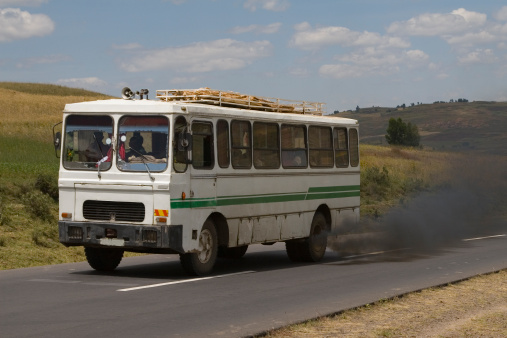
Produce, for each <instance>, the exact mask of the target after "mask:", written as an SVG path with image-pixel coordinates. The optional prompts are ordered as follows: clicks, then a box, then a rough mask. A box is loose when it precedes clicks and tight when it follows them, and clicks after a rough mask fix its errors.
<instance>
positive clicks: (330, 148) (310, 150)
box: [308, 125, 334, 168]
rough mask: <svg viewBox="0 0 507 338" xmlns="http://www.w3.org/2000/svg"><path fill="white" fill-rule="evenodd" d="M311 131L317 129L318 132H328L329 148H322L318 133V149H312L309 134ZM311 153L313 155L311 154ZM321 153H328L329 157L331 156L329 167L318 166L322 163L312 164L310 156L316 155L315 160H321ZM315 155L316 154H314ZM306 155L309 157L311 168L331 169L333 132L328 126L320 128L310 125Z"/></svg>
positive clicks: (332, 162) (320, 134)
mask: <svg viewBox="0 0 507 338" xmlns="http://www.w3.org/2000/svg"><path fill="white" fill-rule="evenodd" d="M313 129H319V130H326V129H327V130H328V132H329V141H330V143H331V144H330V147H329V148H323V147H322V144H321V143H322V137H321V136H322V133H319V143H320V144H319V147H318V148H316V147H314V148H312V144H311V143H312V137H311V132H312V130H313ZM312 152H313V153H312ZM322 152H328V153H329V155H330V156H331V159H332V161H331V163H329V165H323V164H320V163H322V162H319V163H318V164H312V155H318V156H317V158H319V159H320V158H321V156H320V154H321V153H322ZM314 153H316V154H314ZM308 155H309V157H308V158H309V161H308V162H309V165H310V167H311V168H333V167H334V150H333V130H332V128H331V127H330V126H320V125H310V126H309V127H308Z"/></svg>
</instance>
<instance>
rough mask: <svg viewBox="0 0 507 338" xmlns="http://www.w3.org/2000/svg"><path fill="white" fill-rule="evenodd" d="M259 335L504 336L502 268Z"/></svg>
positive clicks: (505, 277) (506, 298) (506, 290)
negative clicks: (498, 270) (495, 271)
mask: <svg viewBox="0 0 507 338" xmlns="http://www.w3.org/2000/svg"><path fill="white" fill-rule="evenodd" d="M261 336H265V337H269V338H281V337H284V338H285V337H315V338H316V337H491V338H493V337H497V338H500V337H507V271H506V270H504V271H500V272H497V273H492V274H488V275H484V276H478V277H474V278H471V279H469V280H465V281H462V282H459V283H455V284H451V285H447V286H443V287H438V288H431V289H426V290H422V291H420V292H414V293H410V294H407V295H404V296H402V297H398V298H395V299H389V300H381V301H379V302H377V303H374V304H368V305H365V306H362V307H360V308H357V309H351V310H348V311H344V312H341V313H338V314H335V315H332V316H328V317H323V318H320V319H316V320H312V321H308V322H305V323H301V324H297V325H293V326H288V327H285V328H281V329H278V330H274V331H272V332H267V333H265V334H262V335H261Z"/></svg>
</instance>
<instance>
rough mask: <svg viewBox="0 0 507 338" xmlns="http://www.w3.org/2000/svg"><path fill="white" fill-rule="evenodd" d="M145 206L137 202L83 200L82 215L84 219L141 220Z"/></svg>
mask: <svg viewBox="0 0 507 338" xmlns="http://www.w3.org/2000/svg"><path fill="white" fill-rule="evenodd" d="M144 214H145V208H144V204H143V203H138V202H112V201H91V200H88V201H85V202H84V203H83V216H84V218H86V219H91V220H96V221H111V222H115V221H116V222H118V221H119V222H142V221H143V220H144Z"/></svg>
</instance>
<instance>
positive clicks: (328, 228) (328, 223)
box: [313, 204, 332, 232]
mask: <svg viewBox="0 0 507 338" xmlns="http://www.w3.org/2000/svg"><path fill="white" fill-rule="evenodd" d="M317 213H321V214H322V215H323V216H324V218H325V219H326V228H325V229H324V230H325V231H327V232H330V231H331V222H332V219H331V210H330V209H329V207H328V206H327V205H326V204H321V205H320V206H319V207H318V208H317V211H315V214H314V215H313V217H314V218H315V215H316V214H317Z"/></svg>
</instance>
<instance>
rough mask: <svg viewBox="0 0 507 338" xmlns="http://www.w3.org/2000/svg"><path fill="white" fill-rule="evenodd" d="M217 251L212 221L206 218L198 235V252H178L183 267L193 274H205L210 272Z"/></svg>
mask: <svg viewBox="0 0 507 338" xmlns="http://www.w3.org/2000/svg"><path fill="white" fill-rule="evenodd" d="M217 253H218V236H217V231H216V229H215V225H214V224H213V221H211V220H209V219H208V220H207V221H206V222H204V225H203V226H202V230H201V233H200V235H199V252H191V253H186V254H180V262H181V266H182V267H183V269H184V270H185V271H186V272H187V273H188V274H189V275H193V276H205V275H208V274H210V273H211V271H212V270H213V267H214V266H215V262H216V260H217Z"/></svg>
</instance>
